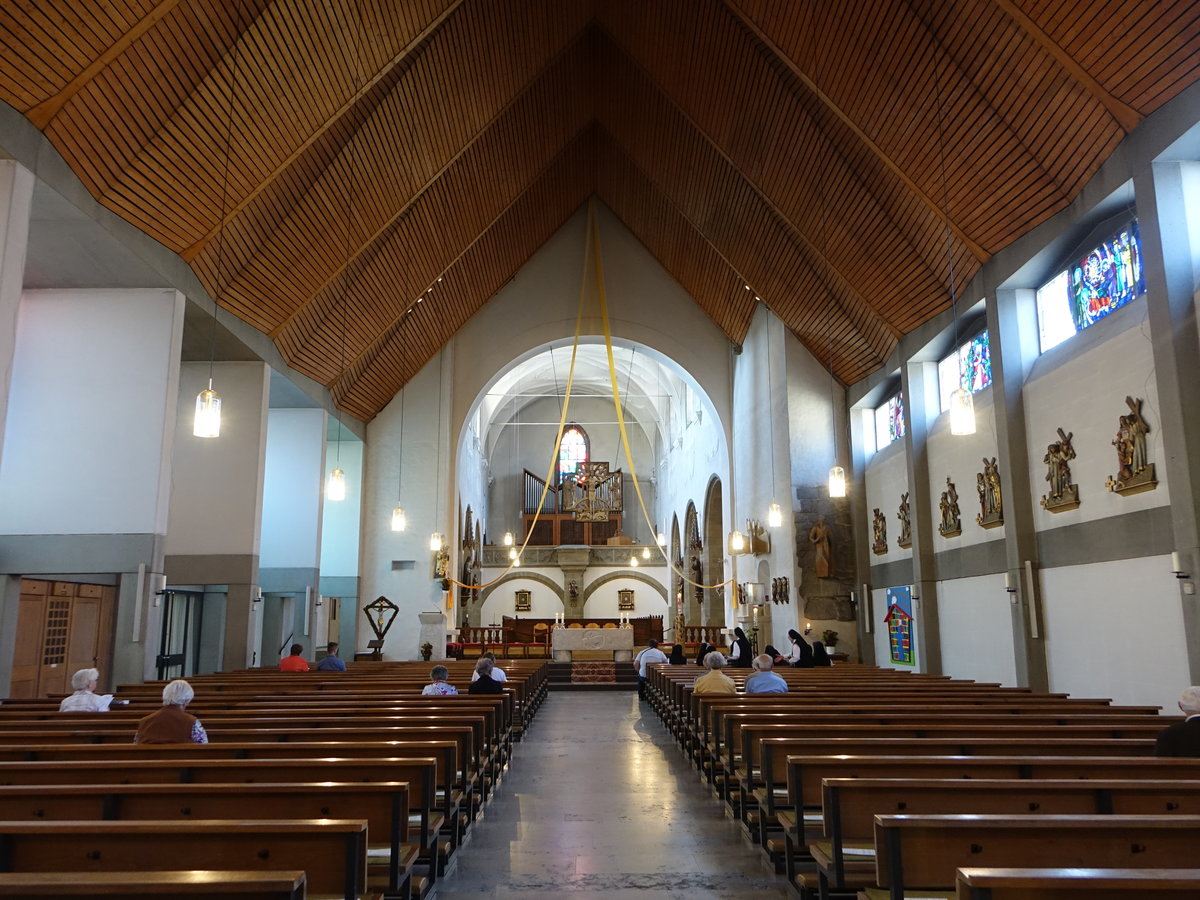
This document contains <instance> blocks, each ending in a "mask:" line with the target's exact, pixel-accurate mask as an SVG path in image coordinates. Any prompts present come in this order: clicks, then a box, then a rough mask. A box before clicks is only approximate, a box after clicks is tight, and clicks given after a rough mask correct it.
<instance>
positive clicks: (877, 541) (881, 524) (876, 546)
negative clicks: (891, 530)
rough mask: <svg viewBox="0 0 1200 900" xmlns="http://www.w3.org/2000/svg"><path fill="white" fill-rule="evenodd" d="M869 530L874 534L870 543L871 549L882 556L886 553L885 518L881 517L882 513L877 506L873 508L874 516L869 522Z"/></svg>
mask: <svg viewBox="0 0 1200 900" xmlns="http://www.w3.org/2000/svg"><path fill="white" fill-rule="evenodd" d="M871 531H872V533H873V535H874V540H873V541H872V543H871V550H872V551H874V552H875V553H876V554H878V555H880V556H882V555H883V554H884V553H887V549H888V545H887V519H885V518H884V517H883V513H881V512H880V511H879V507H876V508H875V517H874V520H873V521H872V523H871Z"/></svg>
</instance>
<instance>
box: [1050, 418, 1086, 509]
mask: <svg viewBox="0 0 1200 900" xmlns="http://www.w3.org/2000/svg"><path fill="white" fill-rule="evenodd" d="M1074 436H1075V432H1073V431H1072V432H1070V433H1069V434H1068V433H1067V432H1065V431H1063V430H1062V429H1061V428H1059V429H1058V440H1057V441H1055V442H1054V443H1053V444H1050V445H1048V446H1047V447H1046V455H1045V456H1043V457H1042V462H1044V463H1045V464H1046V481H1047V483H1048V484H1049V485H1050V490H1049V493H1047V494H1046V495H1045V496H1044V497H1042V509H1044V510H1046V511H1048V512H1063V511H1064V510H1068V509H1077V508H1078V507H1079V486H1078V485H1076V484H1072V483H1071V465H1070V462H1071V460H1073V459H1074V458H1075V448H1074V447H1073V446H1072V445H1071V438H1073V437H1074Z"/></svg>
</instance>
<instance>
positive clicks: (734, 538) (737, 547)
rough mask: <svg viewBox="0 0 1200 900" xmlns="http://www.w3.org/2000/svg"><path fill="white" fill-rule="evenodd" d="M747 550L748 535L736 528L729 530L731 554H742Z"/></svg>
mask: <svg viewBox="0 0 1200 900" xmlns="http://www.w3.org/2000/svg"><path fill="white" fill-rule="evenodd" d="M745 552H746V536H745V535H744V534H742V533H741V532H740V531H738V530H737V529H736V528H735V529H734V530H733V531H731V532H729V555H730V556H740V555H741V554H743V553H745Z"/></svg>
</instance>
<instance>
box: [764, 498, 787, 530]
mask: <svg viewBox="0 0 1200 900" xmlns="http://www.w3.org/2000/svg"><path fill="white" fill-rule="evenodd" d="M782 524H783V510H782V509H780V508H779V504H778V503H772V504H771V508H770V509H768V510H767V527H769V528H778V527H779V526H780V525H782Z"/></svg>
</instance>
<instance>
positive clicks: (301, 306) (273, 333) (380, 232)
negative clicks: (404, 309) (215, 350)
mask: <svg viewBox="0 0 1200 900" xmlns="http://www.w3.org/2000/svg"><path fill="white" fill-rule="evenodd" d="M461 2H463V0H458V3H461ZM456 5H457V4H456ZM586 34H587V32H586V29H585V31H584V32H583V36H581V37H580V38H578V39H577V40H574V41H571V42H570V43H569V44H567V45H566V46H565V47H563V49H562V50H561V51H560V52H558V53H557V54H555V55H554V56H553V57H551V58H550V59H549V61H547V63H546V66H545V67H544V68H543V69H542V71H541V72H539V73H538V74H537V75H536V76H535V77H534V78H533V79H532V80H531V81H529V82H528V83H527V84H526V85H525V87H524V89H523V90H521V91H518V92H517V93H516V94H514V95H513V96H512V97H510V98H509V100H508V102H507V103H505V104H504V105H503V106H502V107H500V109H498V110H497V111H496V114H495V115H494V116H492V117H491V118H490V119H488V121H487V122H485V123H484V124H483V126H482V127H480V129H479V130H478V131H476V132H475V134H473V135H472V136H471V138H470V140H468V141H467V142H466V143H465V144H463V145H462V146H461V147H460V148H459V149H458V151H457V152H456V153H455V154H454V155H453V156H451V157H450V158H449V159H447V160H446V162H445V163H444V164H443V165H442V166H441V168H439V169H438V170H437V171H436V172H434V173H433V174H432V175H431V176H430V177H429V178H428V179H426V181H425V183H424V184H422V185H421V187H420V188H419V189H418V190H417V191H416V192H415V193H414V194H413V195H412V196H411V197H410V198H409V199H408V202H407V203H405V204H404V205H403V206H401V207H399V208H398V209H397V210H396V212H395V214H394V215H392V217H391V218H390V219H388V220H387V221H386V222H383V223H382V224H381V225H380V226H379V227H378V228H377V229H375V233H374V234H372V235H370V236H369V237H367V238H366V239H365V240H364V241H363V242H362V244H361V245H360V246H359V247H357V248H356V249H355V250H354V251H353V252H352V253H351V254H350V256H349V258H348V259H346V260H344V261H342V262H341V263H340V264H339V265H338V266H337V267H336V268H334V269H333V270H332V271H331V272H330V273H329V276H328V277H327V278H326V279H325V280H324V281H323V282H321V283H320V284H319V285H317V286H316V287H315V288H313V290H312V292H311V293H310V294H309V295H308V296H307V297H305V298H304V299H302V300H301V301H300V302H299V303H297V304H296V307H295V308H294V309H293V310H292V311H291V312H290V313H289V314H288V315H287V317H286V318H284V319H283V320H282V321H280V322H279V324H278V325H276V326H275V327H274V328H272V329H271V330H270V331H268V332H267V337H269V338H271V340H275V339H276V338H277V337H279V335H280V334H282V333H283V330H284V329H285V328H287V327H288V325H289V324H291V322H292V321H293V320H294V319H295V318H296V317H297V316H299V315H300V314H301V313H302V312H303V311H304V310H305V309H307V308H308V306H309V305H310V304H311V303H312V302H313V301H314V300H316V299H317V297H319V296H320V295H321V292H322V291H324V290H325V289H326V288H327V287H329V285H331V284H333V282H335V281H337V280H338V278H340V277H341V275H342V273H343V272H345V271H346V269H348V268H349V267H350V266H352V265H353V264H354V262H355V261H356V260H357V259H358V258H359V257H360V256H362V254H363V253H365V252H366V251H367V250H368V249H369V248H370V247H373V246H374V245H375V243H376V242H377V241H378V240H379V239H380V238H382V237H383V236H384V235H385V234H387V233H388V232H389V231H390V230H391V228H392V226H394V225H395V224H396V223H397V222H399V221H400V220H401V219H403V218H404V217H405V216H407V215H408V214H409V212H410V211H411V210H412V208H413V207H414V206H415V205H416V204H417V203H418V202H419V201H420V199H421V198H422V197H423V196H424V195H425V194H426V192H428V190H429V189H430V188H431V187H433V185H435V184H436V183H437V182H438V180H439V179H440V178H442V176H444V175H445V174H446V173H447V172H448V171H449V170H450V169H451V168H452V167H453V166H454V164H455V163H457V162H458V161H459V160H460V159H462V157H463V156H464V155H465V154H466V153H467V152H468V151H469V150H470V149H471V148H472V147H474V146H475V145H476V144H478V143H479V141H480V140H481V139H482V137H483V136H484V135H485V134H487V133H488V131H489V130H490V129H491V128H492V127H493V126H494V125H495V124H496V123H497V122H499V121H500V120H501V119H502V118H503V117H504V115H505V114H506V113H507V112H508V111H509V110H510V109H512V108H513V107H514V106H515V105H516V104H517V103H518V102H519V101H520V100H521V99H522V98H523V97H524V96H525V95H526V94H527V93H528V92H529V91H530V90H531V89H532V87H533V85H535V84H536V83H537V82H538V79H539V78H540V77H541V76H542V74H543V73H544V72H545V71H546V70H547V69H549V68H551V67H553V66H554V65H555V64H556V63H558V62H559V61H560V60H562V58H563V57H565V56H566V55H567V54H568V53H570V52H572V51H574V50H575V49H576V47H577V46H578V44H579V41H580V40H586ZM448 268H449V266H443V267H442V272H443V273H444V272H445V270H446V269H448Z"/></svg>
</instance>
